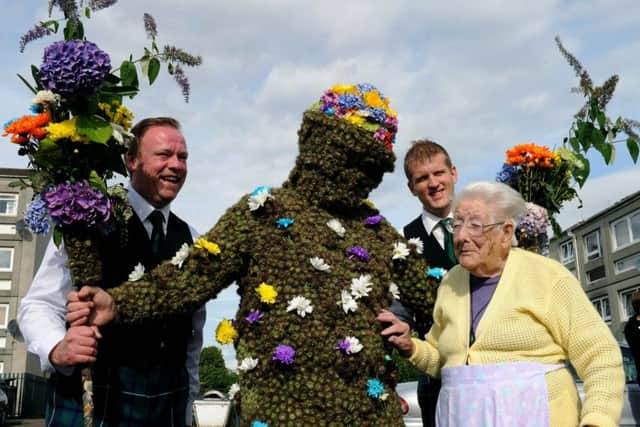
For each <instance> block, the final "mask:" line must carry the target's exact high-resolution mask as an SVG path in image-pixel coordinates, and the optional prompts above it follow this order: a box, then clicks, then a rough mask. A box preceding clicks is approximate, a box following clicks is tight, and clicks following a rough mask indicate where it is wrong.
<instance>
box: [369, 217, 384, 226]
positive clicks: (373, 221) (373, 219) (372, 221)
mask: <svg viewBox="0 0 640 427" xmlns="http://www.w3.org/2000/svg"><path fill="white" fill-rule="evenodd" d="M382 219H383V217H382V215H373V216H370V217H367V219H365V220H364V224H365V225H378V224H380V222H381V221H382Z"/></svg>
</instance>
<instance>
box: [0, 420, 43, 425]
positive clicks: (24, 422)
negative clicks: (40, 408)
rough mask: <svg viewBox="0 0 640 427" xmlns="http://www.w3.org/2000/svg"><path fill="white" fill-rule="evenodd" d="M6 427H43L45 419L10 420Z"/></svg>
mask: <svg viewBox="0 0 640 427" xmlns="http://www.w3.org/2000/svg"><path fill="white" fill-rule="evenodd" d="M5 425H6V426H7V427H18V426H20V427H42V426H44V418H31V419H10V420H7V424H5Z"/></svg>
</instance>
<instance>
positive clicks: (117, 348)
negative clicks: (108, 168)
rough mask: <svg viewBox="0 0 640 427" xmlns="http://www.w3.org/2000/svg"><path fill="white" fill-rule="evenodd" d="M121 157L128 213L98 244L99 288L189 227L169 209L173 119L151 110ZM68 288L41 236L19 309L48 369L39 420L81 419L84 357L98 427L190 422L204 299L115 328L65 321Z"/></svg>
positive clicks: (153, 259)
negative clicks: (156, 319)
mask: <svg viewBox="0 0 640 427" xmlns="http://www.w3.org/2000/svg"><path fill="white" fill-rule="evenodd" d="M131 132H132V133H133V134H134V140H133V142H132V143H131V145H130V147H129V151H128V152H127V154H126V159H125V160H126V165H127V168H128V170H129V172H130V188H129V191H128V197H129V202H130V204H131V207H132V208H133V212H134V215H132V217H131V219H130V220H129V223H128V230H127V231H128V236H127V241H126V242H121V241H120V239H119V237H118V236H117V235H118V233H111V235H110V236H107V237H105V242H102V243H103V246H102V257H103V259H102V261H103V266H102V269H103V277H104V282H105V283H104V286H105V287H109V286H110V285H115V284H118V283H120V282H121V281H122V280H126V279H127V277H128V275H129V274H130V273H131V272H132V271H133V270H134V269H135V268H136V266H137V265H138V264H141V265H143V266H144V267H145V269H146V270H149V269H151V268H153V267H154V266H155V265H157V264H158V263H159V262H161V261H162V260H165V259H170V258H171V257H172V256H173V255H174V254H175V252H176V251H177V249H178V248H180V246H181V245H182V244H183V243H191V242H192V241H193V239H194V238H195V237H196V236H197V232H196V231H195V230H194V229H193V228H191V227H190V226H189V225H188V224H186V223H185V222H184V221H182V220H181V219H179V218H178V217H177V216H175V215H174V214H173V213H171V211H170V203H171V202H172V201H173V200H174V199H175V197H176V196H177V195H178V193H179V191H180V189H181V188H182V185H183V184H184V181H185V179H186V176H187V149H186V143H185V140H184V137H183V135H182V133H181V131H180V124H179V123H178V122H177V121H176V120H175V119H172V118H168V117H159V118H150V119H144V120H142V121H140V122H139V123H138V124H136V126H134V127H133V129H132V130H131ZM71 290H72V285H71V276H70V272H69V269H68V267H67V254H66V252H65V250H64V245H61V246H60V247H59V248H57V247H56V246H55V245H54V244H53V243H52V242H50V243H49V246H48V247H47V250H46V252H45V255H44V258H43V260H42V264H41V266H40V268H39V270H38V272H37V273H36V275H35V277H34V280H33V282H32V284H31V288H30V289H29V291H28V293H27V295H26V296H25V298H24V299H23V300H22V303H21V305H20V308H19V312H18V322H19V325H20V329H21V331H22V333H23V335H24V337H25V339H26V342H27V346H28V350H29V351H30V352H32V353H35V354H37V355H38V356H39V357H40V361H41V366H42V369H43V370H44V371H45V372H50V373H51V378H50V387H49V388H50V391H51V392H50V395H49V397H48V402H47V411H46V421H47V425H64V426H76V425H77V426H81V425H83V420H82V390H81V382H80V376H79V370H80V369H79V365H82V364H87V363H89V364H92V365H93V366H92V371H93V379H94V404H95V411H94V420H95V423H96V425H103V426H120V425H131V426H134V425H135V426H174V425H188V426H190V425H191V418H192V414H191V409H192V402H193V400H194V399H195V397H196V395H197V393H198V392H199V382H198V365H199V360H200V351H201V347H202V328H203V326H204V322H205V309H204V306H203V307H201V308H200V309H199V310H198V311H196V312H195V313H194V314H193V315H192V316H182V317H180V316H178V317H176V318H173V319H171V320H170V321H167V322H164V323H155V324H147V325H140V326H139V327H136V328H130V327H129V328H122V327H118V326H112V325H109V326H107V327H104V328H101V330H100V331H98V330H97V329H96V328H95V327H90V326H75V327H71V328H68V329H67V326H66V323H65V314H66V299H67V294H68V293H69V292H70V291H71Z"/></svg>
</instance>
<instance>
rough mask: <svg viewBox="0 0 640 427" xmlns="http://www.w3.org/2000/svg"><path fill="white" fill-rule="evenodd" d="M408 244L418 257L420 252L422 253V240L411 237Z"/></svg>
mask: <svg viewBox="0 0 640 427" xmlns="http://www.w3.org/2000/svg"><path fill="white" fill-rule="evenodd" d="M408 242H409V245H411V246H413V247H415V248H416V253H417V254H418V255H422V252H424V243H422V240H421V239H420V238H419V237H412V238H411V239H409V240H408Z"/></svg>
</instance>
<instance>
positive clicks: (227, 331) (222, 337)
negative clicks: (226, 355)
mask: <svg viewBox="0 0 640 427" xmlns="http://www.w3.org/2000/svg"><path fill="white" fill-rule="evenodd" d="M236 338H238V331H236V328H234V327H233V323H231V320H229V319H222V320H221V321H220V323H218V327H217V328H216V341H218V342H219V343H220V344H231V343H232V342H233V341H234V340H235V339H236Z"/></svg>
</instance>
